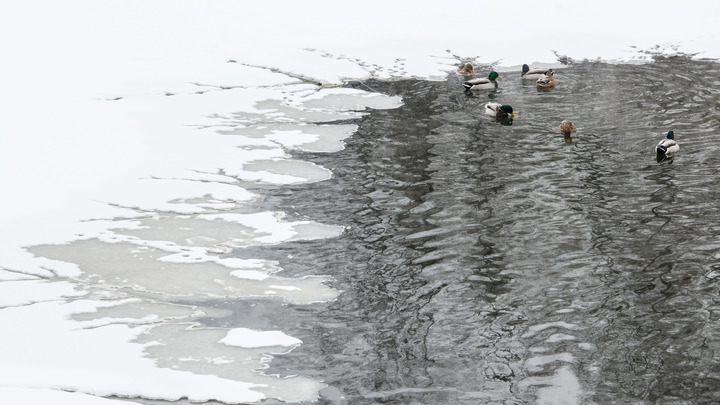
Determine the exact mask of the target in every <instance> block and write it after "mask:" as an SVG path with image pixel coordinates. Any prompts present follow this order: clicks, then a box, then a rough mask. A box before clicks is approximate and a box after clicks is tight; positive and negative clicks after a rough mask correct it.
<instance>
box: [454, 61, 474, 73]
mask: <svg viewBox="0 0 720 405" xmlns="http://www.w3.org/2000/svg"><path fill="white" fill-rule="evenodd" d="M457 74H459V75H463V76H475V68H474V67H473V65H472V63H470V62H468V63H461V64H460V66H458V68H457Z"/></svg>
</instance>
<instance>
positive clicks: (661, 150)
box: [655, 131, 680, 162]
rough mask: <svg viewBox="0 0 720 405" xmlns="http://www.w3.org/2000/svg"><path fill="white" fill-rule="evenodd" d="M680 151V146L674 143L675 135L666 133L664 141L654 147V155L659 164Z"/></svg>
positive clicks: (670, 132)
mask: <svg viewBox="0 0 720 405" xmlns="http://www.w3.org/2000/svg"><path fill="white" fill-rule="evenodd" d="M679 150H680V145H678V144H677V142H675V133H674V132H673V131H668V133H667V136H666V137H665V139H663V140H662V141H660V143H658V144H657V146H655V153H656V154H657V159H658V161H659V162H661V161H663V160H665V159H667V158H671V157H672V155H673V154H674V153H676V152H677V151H679Z"/></svg>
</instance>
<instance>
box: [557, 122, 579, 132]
mask: <svg viewBox="0 0 720 405" xmlns="http://www.w3.org/2000/svg"><path fill="white" fill-rule="evenodd" d="M558 131H560V133H561V134H563V135H565V136H570V134H571V133H573V132H577V127H576V126H575V124H573V123H572V122H570V121H568V120H563V122H561V123H560V126H559V127H558Z"/></svg>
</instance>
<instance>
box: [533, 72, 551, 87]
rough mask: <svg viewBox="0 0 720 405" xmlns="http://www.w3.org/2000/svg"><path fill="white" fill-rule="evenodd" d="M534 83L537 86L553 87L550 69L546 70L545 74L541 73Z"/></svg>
mask: <svg viewBox="0 0 720 405" xmlns="http://www.w3.org/2000/svg"><path fill="white" fill-rule="evenodd" d="M535 85H536V86H538V87H553V86H555V78H554V77H553V74H552V71H548V72H547V74H544V75H542V76H541V77H540V78H539V79H537V81H536V82H535Z"/></svg>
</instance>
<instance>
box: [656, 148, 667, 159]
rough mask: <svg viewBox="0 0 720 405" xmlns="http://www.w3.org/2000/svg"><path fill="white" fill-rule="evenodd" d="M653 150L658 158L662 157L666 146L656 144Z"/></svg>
mask: <svg viewBox="0 0 720 405" xmlns="http://www.w3.org/2000/svg"><path fill="white" fill-rule="evenodd" d="M655 152H656V153H657V157H658V158H661V157H662V158H664V157H665V155H666V153H667V148H666V147H664V146H662V145H658V146H657V148H655Z"/></svg>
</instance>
